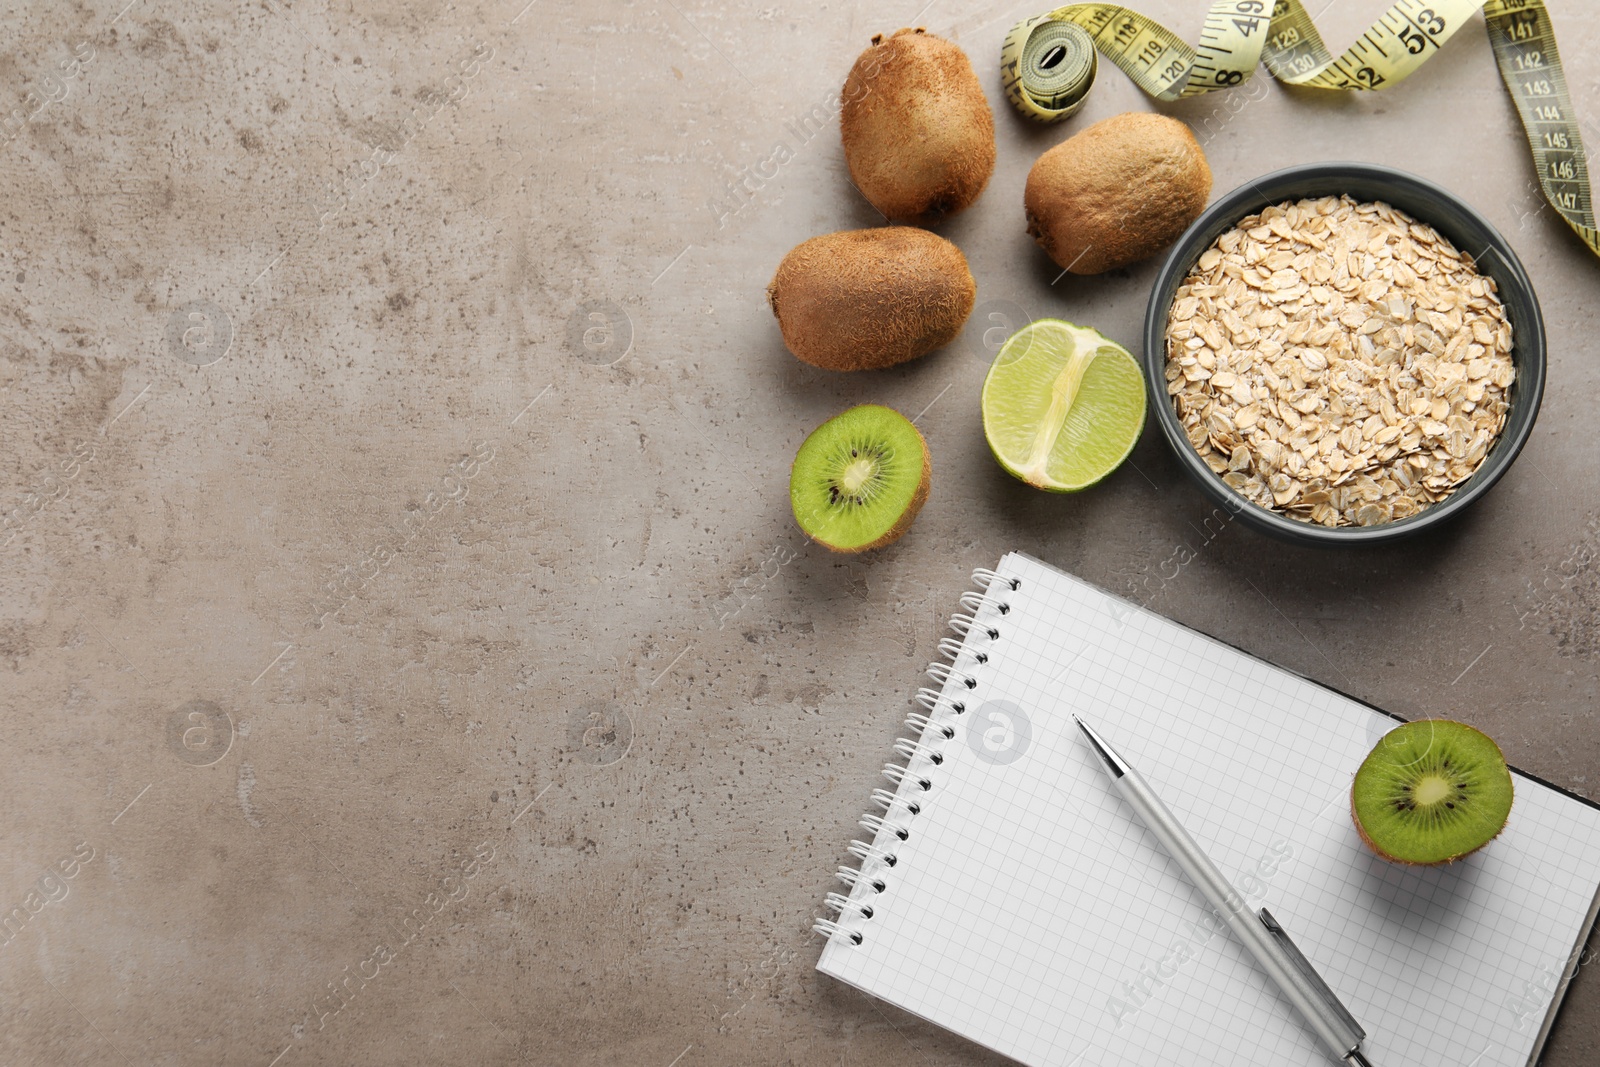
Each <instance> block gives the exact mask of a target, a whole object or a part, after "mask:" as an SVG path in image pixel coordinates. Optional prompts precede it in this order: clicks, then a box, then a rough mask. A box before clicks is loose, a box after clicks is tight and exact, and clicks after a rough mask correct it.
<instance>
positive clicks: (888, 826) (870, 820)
mask: <svg viewBox="0 0 1600 1067" xmlns="http://www.w3.org/2000/svg"><path fill="white" fill-rule="evenodd" d="M856 825H857V826H859V827H861V828H862V829H863V830H865V831H866V832H867V833H869V834H871V835H872V836H873V837H877V836H878V835H879V834H881V833H883V832H884V831H885V830H887V831H889V832H890V833H891V834H893V835H894V836H896V837H898V838H899V839H900V840H902V841H905V840H907V839H909V838H910V837H911V831H910V830H909V829H907V828H906V827H904V826H901V825H900V824H899V823H892V822H890V821H889V820H888V819H885V818H884V817H883V816H882V815H863V816H861V819H860V821H859V822H857V823H856Z"/></svg>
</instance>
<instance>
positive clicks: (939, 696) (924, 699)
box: [911, 686, 967, 715]
mask: <svg viewBox="0 0 1600 1067" xmlns="http://www.w3.org/2000/svg"><path fill="white" fill-rule="evenodd" d="M911 702H912V703H913V704H921V705H922V706H923V707H924V708H926V709H927V710H928V711H938V710H939V705H940V704H943V705H944V706H945V707H947V708H949V709H950V710H951V711H953V712H955V713H956V714H957V715H960V714H961V713H962V712H964V711H966V710H967V705H966V701H963V700H946V699H945V695H944V693H942V692H940V691H939V690H937V689H929V688H928V687H927V686H923V687H922V688H921V689H918V690H917V695H916V696H914V697H912V698H911Z"/></svg>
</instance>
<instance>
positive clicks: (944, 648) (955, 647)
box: [939, 637, 989, 663]
mask: <svg viewBox="0 0 1600 1067" xmlns="http://www.w3.org/2000/svg"><path fill="white" fill-rule="evenodd" d="M939 652H940V654H942V655H945V656H949V657H950V662H951V663H954V662H955V661H956V659H957V658H958V657H960V655H961V654H962V653H963V652H965V653H967V654H968V655H969V656H971V657H972V658H973V659H975V660H977V661H978V662H979V663H988V662H989V653H987V652H979V651H978V650H977V649H975V648H968V647H967V643H966V642H965V641H957V640H956V639H955V638H953V637H942V638H940V639H939Z"/></svg>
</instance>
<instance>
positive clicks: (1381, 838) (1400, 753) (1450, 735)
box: [1350, 719, 1513, 865]
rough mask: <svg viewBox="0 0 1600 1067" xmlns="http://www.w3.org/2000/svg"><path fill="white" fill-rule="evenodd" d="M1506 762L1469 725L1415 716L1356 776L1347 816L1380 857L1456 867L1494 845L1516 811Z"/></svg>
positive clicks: (1383, 743)
mask: <svg viewBox="0 0 1600 1067" xmlns="http://www.w3.org/2000/svg"><path fill="white" fill-rule="evenodd" d="M1512 793H1513V787H1512V784H1511V771H1510V770H1509V769H1508V768H1507V767H1506V758H1505V756H1504V754H1502V753H1501V751H1500V746H1499V745H1497V744H1495V743H1494V741H1492V740H1491V739H1490V738H1489V737H1488V736H1487V735H1485V734H1483V733H1481V732H1479V731H1478V730H1475V729H1473V728H1472V727H1470V726H1468V725H1466V724H1465V723H1459V722H1449V721H1447V720H1444V719H1418V720H1417V721H1416V722H1408V723H1406V724H1405V725H1404V726H1399V727H1396V728H1395V729H1393V730H1391V731H1389V733H1387V734H1386V735H1384V738H1383V740H1381V741H1379V742H1378V744H1377V746H1376V747H1375V748H1373V750H1372V751H1371V753H1369V754H1368V755H1367V758H1366V760H1364V761H1363V762H1362V764H1361V769H1360V770H1358V771H1356V780H1355V784H1354V785H1353V786H1352V787H1351V789H1350V812H1351V815H1352V816H1353V817H1354V819H1355V823H1356V829H1357V830H1358V831H1360V833H1361V839H1362V840H1363V841H1365V842H1366V843H1367V845H1368V847H1370V848H1371V849H1372V851H1374V852H1376V853H1377V854H1378V855H1380V856H1382V857H1383V858H1384V859H1387V860H1393V861H1395V862H1396V863H1410V864H1422V865H1431V864H1435V863H1451V862H1453V861H1455V860H1458V859H1460V858H1461V857H1463V856H1465V855H1467V854H1469V853H1472V852H1476V851H1477V850H1478V849H1480V848H1482V847H1483V846H1484V845H1486V844H1488V843H1489V842H1490V841H1493V840H1494V839H1495V838H1496V837H1497V836H1498V835H1499V833H1500V831H1501V830H1503V829H1504V828H1505V825H1506V818H1507V816H1509V815H1510V814H1511V800H1512Z"/></svg>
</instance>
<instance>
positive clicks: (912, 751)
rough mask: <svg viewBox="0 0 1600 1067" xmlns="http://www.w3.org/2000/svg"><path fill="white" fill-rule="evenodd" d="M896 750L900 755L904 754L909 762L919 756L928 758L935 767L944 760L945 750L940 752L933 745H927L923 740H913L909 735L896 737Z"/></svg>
mask: <svg viewBox="0 0 1600 1067" xmlns="http://www.w3.org/2000/svg"><path fill="white" fill-rule="evenodd" d="M894 750H895V751H896V752H898V753H899V754H900V755H902V756H904V757H905V759H906V761H907V762H908V763H909V762H910V761H911V760H914V759H916V758H917V757H918V756H921V757H922V758H923V759H926V760H927V761H928V762H929V763H932V764H933V765H934V766H935V767H937V766H938V765H939V764H941V763H943V762H944V753H943V752H940V751H939V750H938V749H936V748H934V747H932V746H931V745H925V744H923V743H922V742H921V741H913V740H911V738H909V737H897V738H895V741H894Z"/></svg>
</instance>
